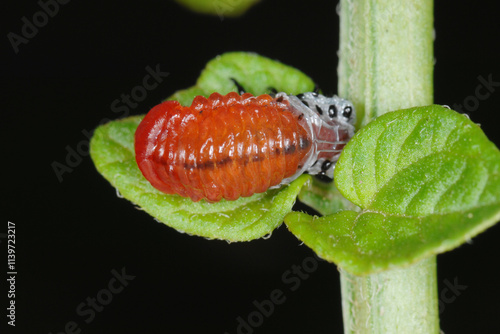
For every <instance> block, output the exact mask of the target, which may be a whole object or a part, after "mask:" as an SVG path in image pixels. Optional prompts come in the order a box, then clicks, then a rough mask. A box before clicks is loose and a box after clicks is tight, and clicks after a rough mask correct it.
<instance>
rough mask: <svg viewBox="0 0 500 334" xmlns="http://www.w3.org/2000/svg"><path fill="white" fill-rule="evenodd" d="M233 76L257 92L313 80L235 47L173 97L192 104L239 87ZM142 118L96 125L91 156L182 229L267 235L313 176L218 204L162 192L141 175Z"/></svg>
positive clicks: (234, 236)
mask: <svg viewBox="0 0 500 334" xmlns="http://www.w3.org/2000/svg"><path fill="white" fill-rule="evenodd" d="M230 78H234V79H236V80H237V81H238V82H239V83H240V84H241V85H243V86H244V87H245V88H246V89H248V90H249V91H250V92H254V93H255V94H257V93H259V92H263V91H265V90H266V89H268V88H269V87H274V88H276V89H278V90H281V91H287V92H297V91H301V90H303V89H304V90H312V87H313V86H314V84H313V82H312V80H311V79H309V78H308V77H307V76H306V75H304V74H303V73H301V72H300V71H298V70H296V69H294V68H291V67H288V66H286V65H283V64H281V63H278V62H276V61H272V60H270V59H267V58H264V57H260V56H258V55H255V54H248V53H243V52H237V53H229V54H224V55H221V56H219V57H217V58H216V59H215V60H212V61H210V62H209V63H208V64H207V67H206V69H205V70H204V71H203V72H202V74H201V76H200V79H199V80H198V82H197V85H196V86H194V87H191V88H188V89H186V90H183V91H179V92H177V93H175V94H174V95H173V96H172V98H175V99H177V100H180V101H181V103H182V104H184V105H190V104H191V101H192V100H193V98H194V97H195V96H196V95H205V96H208V95H210V94H211V93H213V92H219V93H221V94H225V93H227V92H229V91H232V90H235V89H236V87H235V85H234V83H233V81H231V80H230ZM141 119H142V116H135V117H129V118H126V119H123V120H119V121H113V122H110V123H108V124H105V125H103V126H100V127H99V128H97V129H96V131H95V133H94V136H93V138H92V140H91V143H90V153H91V157H92V160H93V161H94V164H95V166H96V168H97V170H98V171H99V172H100V173H101V174H102V175H103V176H104V177H105V178H106V179H107V180H108V181H109V182H110V183H111V184H112V185H113V186H114V187H115V188H116V189H117V191H119V192H120V193H121V195H122V196H123V197H125V198H127V199H128V200H130V201H132V202H133V203H135V204H137V205H139V206H140V207H141V208H142V209H143V210H144V211H146V212H148V213H149V214H151V215H152V216H153V217H155V218H156V219H158V220H159V221H161V222H163V223H165V224H166V225H168V226H170V227H173V228H175V229H177V230H179V231H181V232H185V233H189V234H194V235H198V236H203V237H207V238H211V239H224V240H228V241H247V240H252V239H256V238H260V237H263V236H265V235H268V234H270V233H271V232H272V231H273V230H274V229H275V228H276V227H278V226H279V225H280V224H281V222H282V221H283V217H284V216H285V215H286V214H287V213H288V212H290V210H291V208H292V206H293V204H294V202H295V200H296V197H297V195H298V193H299V191H300V189H301V188H302V186H303V185H304V184H305V183H306V182H307V181H308V180H310V176H309V175H303V176H302V177H300V178H299V179H297V180H295V181H294V182H293V183H292V184H290V185H288V186H284V187H281V188H280V189H272V190H269V191H267V192H265V193H262V194H255V195H253V196H251V197H247V198H240V199H238V200H236V201H225V200H222V201H221V202H218V203H206V202H205V201H200V202H196V203H195V202H193V201H191V200H190V199H189V198H183V197H181V196H177V195H166V194H163V193H161V192H159V191H158V190H156V189H154V188H153V187H152V186H151V185H150V183H149V182H148V181H147V180H146V179H145V178H144V177H143V175H142V173H141V171H140V170H139V168H138V167H137V164H136V161H135V151H134V134H135V130H136V128H137V126H138V125H139V123H140V121H141Z"/></svg>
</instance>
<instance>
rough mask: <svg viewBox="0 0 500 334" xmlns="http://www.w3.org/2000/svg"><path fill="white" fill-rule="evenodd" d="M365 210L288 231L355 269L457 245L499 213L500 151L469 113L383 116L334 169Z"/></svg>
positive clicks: (299, 218) (437, 110) (296, 224)
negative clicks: (471, 119) (470, 118)
mask: <svg viewBox="0 0 500 334" xmlns="http://www.w3.org/2000/svg"><path fill="white" fill-rule="evenodd" d="M335 182H336V184H337V187H338V189H339V190H340V192H341V193H342V194H343V195H344V196H345V197H346V198H347V199H349V200H350V201H352V202H353V203H354V204H356V205H358V206H359V207H360V208H361V209H362V211H361V212H354V211H343V212H340V213H337V214H334V215H331V216H328V217H323V218H317V217H311V216H308V215H305V214H301V213H292V214H289V215H288V216H287V217H286V218H285V222H286V223H287V225H288V228H289V229H290V230H291V231H292V232H293V233H294V234H295V235H297V236H298V238H299V239H301V240H302V241H304V242H305V243H306V244H307V245H308V246H309V247H311V248H312V249H314V250H315V251H316V252H317V253H318V255H320V256H321V257H323V258H325V259H327V260H329V261H332V262H335V263H337V264H338V265H339V266H341V267H342V268H344V269H345V270H347V271H349V272H352V273H354V274H356V275H363V274H369V273H373V272H377V271H381V270H385V269H388V268H391V267H394V266H400V265H408V264H410V263H413V262H416V261H418V260H421V259H423V258H425V257H428V256H431V255H434V254H437V253H441V252H444V251H447V250H451V249H453V248H455V247H457V246H459V245H460V244H462V243H463V242H465V241H467V240H469V239H470V238H472V237H473V236H475V235H477V234H478V233H480V232H482V231H484V230H485V229H487V228H488V227H490V226H492V225H494V224H495V223H496V222H497V221H498V220H499V219H500V151H499V150H498V149H497V148H496V147H495V145H494V144H493V143H491V142H490V141H489V140H488V138H486V136H485V135H484V133H483V132H482V131H481V129H480V128H479V126H478V125H476V124H474V123H473V122H471V121H470V120H469V119H468V118H467V117H466V116H464V115H460V114H458V113H456V112H454V111H451V110H448V109H446V108H444V107H441V106H437V105H433V106H428V107H419V108H411V109H405V110H399V111H395V112H391V113H387V114H385V115H383V116H380V117H379V118H377V119H376V120H375V121H373V122H372V123H370V124H368V125H367V126H366V127H364V128H363V129H361V130H360V131H359V132H358V133H357V134H356V135H355V137H354V138H353V139H352V140H351V141H350V142H349V144H348V145H347V146H346V147H345V149H344V151H343V153H342V155H341V157H340V160H339V162H338V163H337V166H336V167H335Z"/></svg>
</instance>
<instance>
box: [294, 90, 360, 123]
mask: <svg viewBox="0 0 500 334" xmlns="http://www.w3.org/2000/svg"><path fill="white" fill-rule="evenodd" d="M297 97H298V98H299V99H300V101H301V102H302V103H303V104H304V105H305V106H306V107H308V108H310V109H311V110H313V111H314V112H316V113H317V114H318V115H320V116H321V118H323V119H325V120H328V119H332V120H340V121H343V122H346V123H350V124H354V123H356V116H355V113H354V106H353V105H352V103H351V102H349V101H347V100H345V99H341V98H340V97H338V96H332V97H326V96H324V95H321V94H318V93H316V92H310V93H303V94H299V95H297Z"/></svg>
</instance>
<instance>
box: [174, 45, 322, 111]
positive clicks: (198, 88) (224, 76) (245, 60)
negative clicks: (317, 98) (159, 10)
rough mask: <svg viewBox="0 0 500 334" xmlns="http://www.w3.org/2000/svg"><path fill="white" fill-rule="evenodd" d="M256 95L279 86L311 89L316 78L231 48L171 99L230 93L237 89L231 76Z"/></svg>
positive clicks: (284, 89) (185, 101) (283, 89)
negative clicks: (196, 79) (190, 85)
mask: <svg viewBox="0 0 500 334" xmlns="http://www.w3.org/2000/svg"><path fill="white" fill-rule="evenodd" d="M231 79H234V80H236V81H237V82H238V83H239V84H240V85H241V86H242V87H243V88H244V89H245V91H247V92H249V93H252V94H254V95H259V94H265V93H269V92H271V90H270V89H273V88H274V89H276V90H277V91H279V92H286V93H288V94H299V93H304V92H311V91H313V89H314V82H313V81H312V80H311V79H310V78H309V77H308V76H307V75H305V74H304V73H302V72H301V71H299V70H297V69H295V68H293V67H290V66H287V65H284V64H282V63H280V62H277V61H275V60H272V59H269V58H266V57H262V56H259V55H257V54H256V53H249V52H228V53H224V54H222V55H220V56H217V57H216V58H214V59H213V60H211V61H209V62H208V63H207V65H206V67H205V69H204V70H203V72H202V73H201V75H200V77H199V78H198V81H197V82H196V85H195V86H193V87H190V88H188V89H184V90H181V91H178V92H175V93H174V94H173V95H172V96H170V97H169V98H168V100H177V101H179V102H180V103H181V104H182V105H190V104H191V102H192V101H193V98H194V97H195V96H196V95H203V96H206V97H208V96H209V95H210V94H212V93H213V92H218V93H221V94H223V95H224V94H227V93H229V92H234V91H238V89H237V87H236V85H235V84H234V82H233V81H232V80H231Z"/></svg>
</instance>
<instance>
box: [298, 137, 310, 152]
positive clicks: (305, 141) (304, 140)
mask: <svg viewBox="0 0 500 334" xmlns="http://www.w3.org/2000/svg"><path fill="white" fill-rule="evenodd" d="M309 146H311V142H310V141H309V139H307V138H306V137H300V139H299V148H300V149H301V150H305V149H307V148H309Z"/></svg>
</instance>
